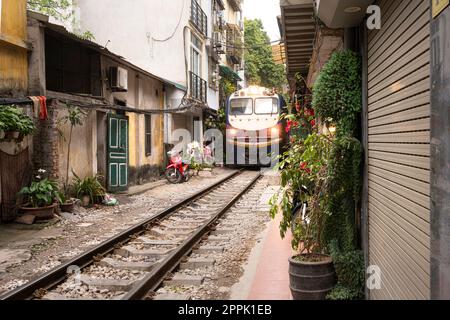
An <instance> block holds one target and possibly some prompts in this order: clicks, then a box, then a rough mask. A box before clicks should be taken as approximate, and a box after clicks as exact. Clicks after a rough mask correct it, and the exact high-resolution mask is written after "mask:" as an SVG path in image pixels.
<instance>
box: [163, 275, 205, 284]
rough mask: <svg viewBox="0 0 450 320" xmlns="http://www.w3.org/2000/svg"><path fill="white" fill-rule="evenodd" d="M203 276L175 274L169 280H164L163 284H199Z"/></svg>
mask: <svg viewBox="0 0 450 320" xmlns="http://www.w3.org/2000/svg"><path fill="white" fill-rule="evenodd" d="M203 280H204V277H202V276H188V275H182V274H176V275H175V276H174V277H173V278H172V279H171V280H168V281H164V283H163V284H164V285H165V286H172V287H180V286H186V287H189V286H201V285H202V283H203Z"/></svg>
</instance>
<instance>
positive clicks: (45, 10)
mask: <svg viewBox="0 0 450 320" xmlns="http://www.w3.org/2000/svg"><path fill="white" fill-rule="evenodd" d="M72 4H73V0H27V7H28V9H30V10H33V11H37V12H40V13H42V14H45V15H48V16H50V17H53V18H55V19H56V20H59V21H61V22H70V23H72V25H74V26H75V25H77V21H76V19H75V14H74V12H73V9H72ZM75 35H77V36H78V37H80V38H81V39H84V40H90V41H92V40H94V39H95V37H94V34H93V33H92V32H90V31H85V32H75Z"/></svg>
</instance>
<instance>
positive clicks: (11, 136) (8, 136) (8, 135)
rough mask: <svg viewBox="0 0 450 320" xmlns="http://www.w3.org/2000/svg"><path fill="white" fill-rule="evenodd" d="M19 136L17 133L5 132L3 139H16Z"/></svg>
mask: <svg viewBox="0 0 450 320" xmlns="http://www.w3.org/2000/svg"><path fill="white" fill-rule="evenodd" d="M19 136H20V132H19V131H6V132H5V139H18V138H19Z"/></svg>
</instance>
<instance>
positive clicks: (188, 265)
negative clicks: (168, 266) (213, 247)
mask: <svg viewBox="0 0 450 320" xmlns="http://www.w3.org/2000/svg"><path fill="white" fill-rule="evenodd" d="M215 262H216V260H215V259H213V258H189V260H188V261H186V262H182V263H181V264H180V268H181V269H191V270H195V269H201V268H207V267H210V266H213V265H214V263H215Z"/></svg>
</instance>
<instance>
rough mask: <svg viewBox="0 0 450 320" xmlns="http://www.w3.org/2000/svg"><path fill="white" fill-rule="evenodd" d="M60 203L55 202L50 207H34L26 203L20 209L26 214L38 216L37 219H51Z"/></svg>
mask: <svg viewBox="0 0 450 320" xmlns="http://www.w3.org/2000/svg"><path fill="white" fill-rule="evenodd" d="M57 206H58V204H56V203H54V204H52V205H51V206H48V207H41V208H32V207H30V206H27V205H24V206H22V207H20V210H21V211H22V212H23V213H25V214H31V215H33V216H35V217H36V220H50V219H53V214H54V212H55V208H56V207H57Z"/></svg>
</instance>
